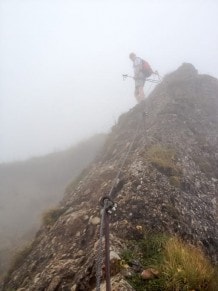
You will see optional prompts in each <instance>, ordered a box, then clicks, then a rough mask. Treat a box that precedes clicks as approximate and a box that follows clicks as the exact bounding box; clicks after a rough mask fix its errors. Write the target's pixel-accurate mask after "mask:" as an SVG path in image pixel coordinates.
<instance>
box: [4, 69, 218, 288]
mask: <svg viewBox="0 0 218 291" xmlns="http://www.w3.org/2000/svg"><path fill="white" fill-rule="evenodd" d="M144 111H146V112H148V115H147V116H144V115H143V114H142V113H143V112H144ZM138 125H139V127H138ZM137 127H138V128H139V130H138V134H137V137H136V138H135V142H134V144H133V147H132V149H131V151H130V154H129V156H128V158H127V159H126V162H125V165H124V167H123V168H122V171H121V174H120V176H119V180H118V181H115V182H116V183H115V184H114V185H115V190H114V192H113V193H112V196H113V198H114V200H115V201H116V202H117V203H118V209H117V211H116V212H115V213H114V214H112V216H111V223H110V227H111V233H110V240H111V251H112V253H116V254H117V255H119V253H120V252H121V250H122V249H123V248H124V246H125V240H126V239H131V238H134V239H137V238H141V237H142V235H143V230H150V231H155V232H167V233H170V234H177V235H179V236H180V237H182V238H183V239H184V240H187V241H190V242H192V243H194V244H197V245H200V246H201V247H202V248H203V249H204V251H205V252H206V253H207V255H208V256H210V258H211V259H212V260H213V262H217V261H218V227H217V226H218V225H217V218H218V215H217V214H218V213H217V198H218V159H217V152H218V150H217V149H218V81H217V80H216V79H214V78H212V77H210V76H202V75H198V73H197V71H196V70H195V68H194V67H193V66H192V65H190V64H184V65H182V66H181V67H180V68H179V69H178V70H177V71H176V72H175V73H172V74H171V75H168V76H166V77H165V78H164V80H163V82H162V83H161V84H159V85H158V86H157V87H156V89H155V90H154V91H153V92H152V94H151V95H150V96H149V98H148V99H147V100H146V101H145V102H142V103H141V104H139V105H137V106H135V107H134V108H133V109H131V110H130V111H129V112H127V113H125V114H123V115H122V116H121V117H120V119H119V122H118V124H117V125H116V126H114V127H113V129H112V132H111V134H110V136H109V138H108V140H107V142H106V144H105V148H104V150H103V152H102V153H101V155H99V157H98V159H97V160H96V161H95V163H93V164H92V166H91V167H90V169H89V171H87V173H86V174H85V175H84V177H83V178H82V179H81V181H80V182H78V184H77V185H76V186H75V187H74V188H72V189H70V190H68V193H67V194H66V196H65V198H64V200H63V201H62V202H61V204H60V206H61V207H64V208H66V211H65V212H64V213H63V214H62V215H61V216H60V217H59V219H58V220H57V221H56V222H55V223H54V224H53V225H51V226H42V228H41V231H40V232H39V234H38V235H37V236H36V239H35V241H34V244H33V248H32V251H31V252H30V254H29V255H28V256H27V257H26V258H25V260H24V261H23V263H22V264H21V265H20V266H19V268H17V269H15V270H14V271H13V272H12V273H11V274H10V276H9V277H8V279H7V280H6V281H5V286H6V287H11V288H18V287H19V288H25V290H30V291H31V290H32V291H33V290H77V291H78V290H94V288H95V283H96V280H95V272H96V265H95V260H96V251H97V249H98V239H99V235H98V232H99V219H98V218H99V210H100V207H99V200H100V198H101V197H102V196H104V195H107V194H108V193H109V191H110V189H111V186H112V185H113V183H114V179H115V177H116V175H117V171H118V170H119V169H120V162H121V161H122V159H121V158H122V157H125V155H126V152H127V150H128V145H129V144H130V143H131V141H132V139H133V136H134V135H135V133H136V129H137ZM69 209H70V211H69ZM117 278H118V279H117ZM102 280H103V281H104V277H103V278H102ZM112 280H113V288H115V289H114V290H132V288H131V286H129V285H128V284H127V283H126V281H125V279H124V276H122V274H120V273H119V271H117V273H115V274H113V278H112ZM104 286H105V285H104V282H102V288H103V289H102V290H104V288H105V287H104ZM6 287H5V288H6ZM61 288H62V289H61ZM116 288H117V289H116ZM125 288H126V289H125Z"/></svg>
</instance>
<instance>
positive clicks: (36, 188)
mask: <svg viewBox="0 0 218 291" xmlns="http://www.w3.org/2000/svg"><path fill="white" fill-rule="evenodd" d="M105 138H106V137H105V135H103V134H101V135H100V134H99V135H96V136H93V137H92V138H90V139H88V140H86V141H84V142H81V143H80V144H78V145H77V146H74V147H72V148H70V149H68V150H65V151H62V152H56V153H52V154H49V155H47V156H44V157H37V158H32V159H29V160H27V161H22V162H14V163H8V164H1V165H0V185H1V187H0V273H1V272H2V271H4V270H6V267H7V266H6V265H7V261H8V259H9V256H10V253H11V250H12V249H14V248H15V247H16V246H18V245H20V244H21V243H22V242H23V241H25V240H28V239H30V238H31V237H33V235H34V233H35V232H36V230H37V229H38V227H39V225H40V223H41V221H40V220H41V213H42V211H45V209H47V208H48V207H53V206H54V205H55V204H56V203H57V202H58V201H60V199H61V198H62V197H63V193H64V191H65V188H66V186H67V184H68V183H70V182H71V181H72V179H74V178H76V176H77V175H78V174H79V173H80V172H81V170H83V169H84V168H85V167H86V166H87V165H88V164H89V163H90V162H91V161H92V160H93V159H94V157H95V155H96V153H97V152H98V151H99V150H100V148H101V147H102V145H103V143H104V141H105ZM6 253H8V255H7V256H6ZM3 258H4V259H3Z"/></svg>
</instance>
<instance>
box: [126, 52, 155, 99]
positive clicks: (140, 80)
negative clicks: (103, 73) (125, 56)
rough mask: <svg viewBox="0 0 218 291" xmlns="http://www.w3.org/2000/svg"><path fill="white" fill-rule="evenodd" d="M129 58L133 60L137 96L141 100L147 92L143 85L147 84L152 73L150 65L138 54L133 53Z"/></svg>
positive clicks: (135, 93)
mask: <svg viewBox="0 0 218 291" xmlns="http://www.w3.org/2000/svg"><path fill="white" fill-rule="evenodd" d="M129 58H130V59H131V60H132V62H133V69H134V80H135V92H134V95H135V98H136V100H137V101H138V103H139V102H141V101H142V100H144V99H145V93H144V90H143V87H144V85H145V81H146V78H148V77H149V76H150V75H151V74H152V73H153V71H152V69H151V67H150V65H149V64H148V63H147V62H146V61H145V60H143V59H141V58H139V57H137V56H136V54H134V53H131V54H130V55H129Z"/></svg>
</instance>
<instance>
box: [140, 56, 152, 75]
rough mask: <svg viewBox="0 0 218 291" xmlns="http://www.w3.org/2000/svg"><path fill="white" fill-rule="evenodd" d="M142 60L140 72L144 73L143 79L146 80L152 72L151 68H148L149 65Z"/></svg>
mask: <svg viewBox="0 0 218 291" xmlns="http://www.w3.org/2000/svg"><path fill="white" fill-rule="evenodd" d="M141 60H142V72H143V73H144V75H145V77H146V78H148V77H150V76H151V75H152V74H153V73H154V72H153V70H152V68H151V67H150V65H149V63H148V62H146V61H145V60H143V59H141Z"/></svg>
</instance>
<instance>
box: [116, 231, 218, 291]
mask: <svg viewBox="0 0 218 291" xmlns="http://www.w3.org/2000/svg"><path fill="white" fill-rule="evenodd" d="M122 259H123V260H124V262H125V263H127V264H128V265H129V266H130V267H131V266H132V264H133V262H134V261H138V264H139V265H140V266H141V270H142V269H144V270H146V269H148V268H154V269H155V270H157V272H158V275H157V276H155V277H154V278H152V279H148V280H145V279H143V278H142V276H141V271H138V272H136V271H134V272H133V273H132V275H131V276H130V277H129V278H128V282H129V283H130V284H131V285H132V286H133V288H135V290H136V291H143V290H156V291H158V290H159V291H164V290H166V291H167V290H172V291H173V290H174V291H185V290H187V291H188V290H202V291H203V290H208V291H215V290H216V289H215V286H218V285H217V284H218V281H217V279H216V274H215V272H216V271H215V269H214V267H213V266H212V265H211V263H210V262H209V260H208V259H207V258H206V257H205V255H204V254H203V252H202V251H201V250H200V249H199V248H197V247H195V246H193V245H190V244H187V243H184V242H183V241H181V240H180V239H178V238H177V237H170V236H166V235H162V234H153V235H146V236H145V238H144V239H142V240H139V241H130V242H129V245H128V248H127V249H126V250H124V251H123V253H122Z"/></svg>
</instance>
